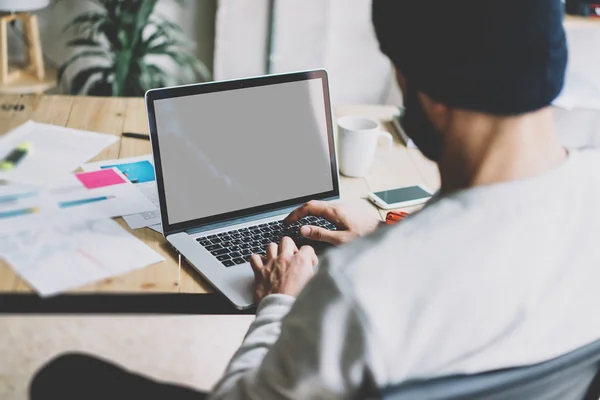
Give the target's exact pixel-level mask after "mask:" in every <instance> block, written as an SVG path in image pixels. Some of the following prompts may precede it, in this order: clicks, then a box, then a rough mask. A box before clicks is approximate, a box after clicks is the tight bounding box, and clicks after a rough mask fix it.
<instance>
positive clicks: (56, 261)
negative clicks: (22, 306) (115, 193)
mask: <svg viewBox="0 0 600 400" xmlns="http://www.w3.org/2000/svg"><path fill="white" fill-rule="evenodd" d="M15 228H16V227H15ZM0 254H1V255H2V256H3V257H4V258H5V259H6V261H8V263H9V264H10V265H11V266H12V268H13V269H14V270H15V272H17V273H18V274H19V275H20V276H21V277H22V278H23V279H24V280H26V281H27V282H28V283H29V284H30V285H31V286H33V287H34V288H35V290H36V291H37V292H38V293H39V294H40V295H41V296H51V295H55V294H57V293H60V292H63V291H66V290H69V289H72V288H75V287H78V286H81V285H85V284H89V283H92V282H96V281H99V280H102V279H105V278H108V277H111V276H115V275H120V274H123V273H125V272H129V271H132V270H135V269H138V268H142V267H145V266H147V265H150V264H154V263H157V262H160V261H163V260H164V258H163V257H162V256H161V255H160V254H158V253H156V252H155V251H154V250H152V249H151V248H150V247H148V246H147V245H146V244H144V243H143V242H141V241H140V240H138V239H137V238H136V237H135V236H133V235H131V234H130V233H129V232H127V231H126V230H125V229H123V228H122V227H121V226H120V225H119V224H118V223H117V222H115V221H113V220H111V219H100V220H87V221H77V222H71V223H63V224H62V225H55V226H48V227H44V228H42V229H39V228H38V229H15V231H14V232H12V233H10V234H0Z"/></svg>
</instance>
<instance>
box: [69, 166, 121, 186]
mask: <svg viewBox="0 0 600 400" xmlns="http://www.w3.org/2000/svg"><path fill="white" fill-rule="evenodd" d="M75 176H77V179H79V180H80V181H81V183H83V186H85V187H86V188H88V189H96V188H101V187H105V186H112V185H118V184H121V183H125V180H124V179H123V178H121V177H120V176H119V174H117V173H116V172H115V171H114V170H112V169H103V170H101V171H92V172H82V173H80V174H75Z"/></svg>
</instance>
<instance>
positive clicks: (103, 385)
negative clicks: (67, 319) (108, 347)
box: [29, 353, 206, 400]
mask: <svg viewBox="0 0 600 400" xmlns="http://www.w3.org/2000/svg"><path fill="white" fill-rule="evenodd" d="M29 393H30V398H31V399H32V400H46V399H48V400H56V399H61V400H80V399H89V400H96V399H98V400H100V399H102V400H105V399H111V400H121V399H123V400H125V399H127V400H131V399H144V400H152V399H161V400H164V399H173V400H188V399H190V400H192V399H194V400H203V399H205V398H206V394H205V393H201V392H197V391H195V390H192V389H189V388H186V387H183V386H176V385H171V384H167V383H160V382H155V381H153V380H151V379H149V378H146V377H143V376H141V375H138V374H135V373H132V372H129V371H126V370H124V369H123V368H121V367H119V366H117V365H115V364H112V363H109V362H106V361H103V360H100V359H98V358H95V357H91V356H87V355H84V354H77V353H70V354H64V355H61V356H59V357H57V358H55V359H53V360H51V361H49V362H48V363H47V364H45V365H44V366H43V367H42V368H41V369H40V370H39V371H38V372H37V373H36V374H35V376H34V377H33V379H32V381H31V386H30V388H29Z"/></svg>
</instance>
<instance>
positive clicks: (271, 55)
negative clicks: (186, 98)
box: [0, 0, 600, 104]
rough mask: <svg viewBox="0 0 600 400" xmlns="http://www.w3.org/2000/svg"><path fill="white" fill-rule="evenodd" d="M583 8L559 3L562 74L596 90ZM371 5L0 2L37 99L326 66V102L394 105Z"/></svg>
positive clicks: (596, 60)
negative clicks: (38, 88)
mask: <svg viewBox="0 0 600 400" xmlns="http://www.w3.org/2000/svg"><path fill="white" fill-rule="evenodd" d="M574 3H577V4H576V5H574ZM580 3H581V4H580ZM584 3H585V1H578V0H572V1H571V4H569V2H567V6H568V7H569V6H570V9H571V10H570V11H571V12H574V13H578V12H579V11H581V13H582V14H585V13H586V12H587V14H588V15H587V17H586V18H573V17H571V19H568V20H567V22H566V27H567V32H568V36H569V46H570V50H571V54H570V64H569V68H570V71H571V72H574V73H575V75H576V78H575V79H572V81H575V83H576V84H584V85H585V84H586V83H594V85H597V87H598V88H600V81H599V80H600V77H599V76H600V74H597V73H596V71H598V70H600V51H598V49H600V23H598V20H597V19H596V20H595V19H594V18H593V17H594V16H597V15H594V14H595V11H594V10H593V9H590V8H589V7H588V8H586V7H584V5H583V4H584ZM370 6H371V1H370V0H253V1H240V0H0V11H4V12H10V11H21V10H31V11H32V12H33V14H34V15H36V16H37V18H38V23H39V37H40V39H41V48H42V52H43V59H44V64H45V67H46V69H47V70H48V74H47V78H48V77H49V78H48V79H50V80H54V81H55V82H54V85H49V86H53V87H47V88H45V91H46V92H50V93H61V94H66V93H70V94H89V95H103V96H141V95H143V93H144V92H145V90H147V89H149V88H152V87H161V86H168V85H175V84H185V83H193V82H202V81H209V80H222V79H231V78H240V77H246V76H252V75H262V74H270V73H281V72H289V71H295V70H301V69H310V68H326V69H327V70H328V71H329V73H330V80H331V90H332V102H333V104H398V103H400V102H401V95H400V93H399V91H398V89H397V87H396V84H395V80H394V77H393V74H392V69H391V66H390V63H389V61H388V60H387V59H386V58H385V57H384V56H383V55H382V54H381V53H380V52H379V50H378V47H377V42H376V39H375V36H374V32H373V29H372V26H371V21H370ZM590 10H591V11H590ZM590 21H593V22H591V23H590ZM25 25H26V24H24V23H23V22H21V21H19V20H15V21H12V22H10V23H9V24H8V28H7V37H8V41H7V42H8V59H9V60H10V63H15V62H16V63H18V62H20V61H23V60H24V59H25V54H26V50H27V48H28V44H29V43H30V41H29V40H28V39H27V38H23V35H22V34H23V33H24V31H27V26H25ZM29 47H30V46H29ZM0 55H1V54H0ZM56 73H58V76H56ZM0 91H2V85H0ZM599 93H600V89H599Z"/></svg>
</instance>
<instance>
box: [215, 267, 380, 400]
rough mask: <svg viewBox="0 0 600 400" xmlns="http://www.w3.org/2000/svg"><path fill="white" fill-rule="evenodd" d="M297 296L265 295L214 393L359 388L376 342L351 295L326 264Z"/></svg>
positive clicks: (292, 393)
mask: <svg viewBox="0 0 600 400" xmlns="http://www.w3.org/2000/svg"><path fill="white" fill-rule="evenodd" d="M293 302H294V299H293V297H291V296H287V295H282V294H277V295H269V296H267V297H265V298H264V300H263V301H262V302H261V304H260V307H259V309H258V312H257V317H256V320H255V321H254V323H253V324H252V325H251V327H250V329H249V331H248V334H247V335H246V337H245V339H244V341H243V343H242V346H241V347H240V349H239V350H238V351H237V352H236V354H235V355H234V357H233V359H232V360H231V362H230V364H229V366H228V368H227V370H226V373H225V375H224V377H223V378H222V379H221V381H220V382H219V383H218V384H217V385H216V387H215V389H214V392H213V393H212V395H211V399H272V398H315V397H333V396H335V397H338V396H344V397H345V396H350V395H352V394H355V393H356V392H357V391H358V390H360V388H361V385H362V383H363V376H364V373H365V371H366V370H367V369H368V368H369V365H368V364H369V363H370V361H369V360H370V354H371V352H370V350H369V347H370V343H373V342H372V341H371V340H370V339H372V338H370V337H369V335H368V334H367V330H366V327H365V324H364V323H363V321H362V320H361V316H360V312H359V311H357V309H356V307H355V305H354V304H353V301H352V299H351V298H350V297H348V296H346V295H345V294H344V293H343V292H342V290H341V289H340V287H339V284H338V282H336V281H335V280H334V279H333V277H332V276H331V275H330V273H329V272H328V271H327V269H326V268H321V270H320V272H319V273H318V274H317V275H316V276H315V278H314V279H313V280H312V281H311V282H310V283H309V284H308V285H307V286H306V288H305V290H304V291H303V292H302V293H301V295H300V296H299V298H298V300H297V301H296V303H295V304H294V305H293V307H292V304H293ZM290 308H291V309H290ZM288 310H289V313H288ZM286 313H287V315H286ZM284 316H285V317H284ZM282 318H283V320H282Z"/></svg>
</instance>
